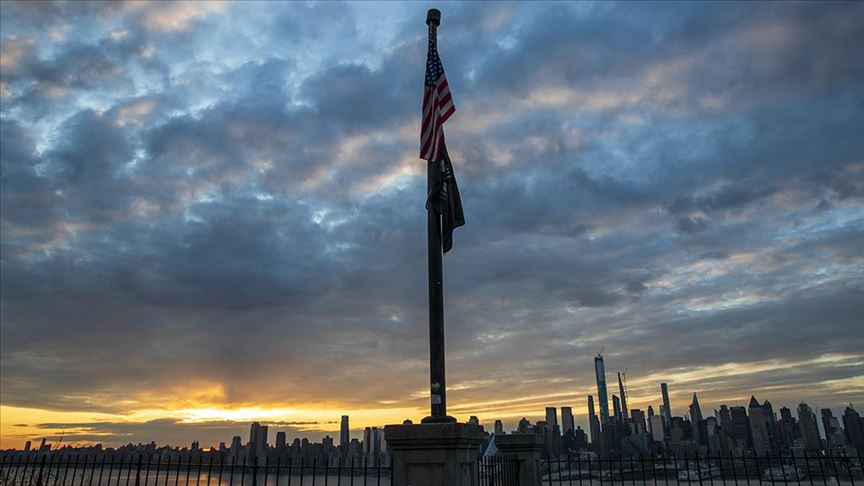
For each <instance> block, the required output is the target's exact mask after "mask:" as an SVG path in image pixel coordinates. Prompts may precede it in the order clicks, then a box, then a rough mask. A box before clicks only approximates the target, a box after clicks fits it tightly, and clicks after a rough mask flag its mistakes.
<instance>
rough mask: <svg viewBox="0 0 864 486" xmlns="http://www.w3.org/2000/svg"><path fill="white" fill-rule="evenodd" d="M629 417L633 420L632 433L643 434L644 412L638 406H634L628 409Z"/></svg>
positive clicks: (644, 428) (644, 427) (644, 429)
mask: <svg viewBox="0 0 864 486" xmlns="http://www.w3.org/2000/svg"><path fill="white" fill-rule="evenodd" d="M630 418H631V419H632V420H633V433H634V434H644V433H645V432H647V430H646V426H645V412H643V411H642V410H639V409H638V408H634V409H633V410H630Z"/></svg>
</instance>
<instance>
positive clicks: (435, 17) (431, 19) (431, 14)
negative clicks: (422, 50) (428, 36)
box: [426, 8, 441, 27]
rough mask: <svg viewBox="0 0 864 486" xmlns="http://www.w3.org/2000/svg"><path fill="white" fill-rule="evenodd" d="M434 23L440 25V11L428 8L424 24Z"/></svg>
mask: <svg viewBox="0 0 864 486" xmlns="http://www.w3.org/2000/svg"><path fill="white" fill-rule="evenodd" d="M433 24H434V25H435V27H438V26H439V25H441V11H440V10H438V9H437V8H430V9H429V11H428V12H426V25H433Z"/></svg>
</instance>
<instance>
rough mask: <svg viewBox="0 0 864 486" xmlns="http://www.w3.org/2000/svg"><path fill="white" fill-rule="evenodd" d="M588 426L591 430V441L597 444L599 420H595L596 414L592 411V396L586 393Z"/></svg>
mask: <svg viewBox="0 0 864 486" xmlns="http://www.w3.org/2000/svg"><path fill="white" fill-rule="evenodd" d="M588 426H589V428H590V432H591V443H592V444H597V441H599V440H600V430H601V429H600V421H599V420H597V414H595V413H594V397H593V396H591V395H588Z"/></svg>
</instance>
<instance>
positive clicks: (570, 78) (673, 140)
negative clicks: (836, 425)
mask: <svg viewBox="0 0 864 486" xmlns="http://www.w3.org/2000/svg"><path fill="white" fill-rule="evenodd" d="M433 6H434V7H437V8H440V9H441V11H442V14H443V20H442V25H441V27H440V29H439V52H440V55H441V58H442V61H443V63H444V68H445V71H446V73H447V77H448V80H449V83H450V87H451V90H452V93H453V97H454V101H455V104H456V113H455V114H454V115H453V117H452V118H451V119H450V120H449V121H448V122H447V125H446V128H445V131H446V133H447V144H448V149H449V151H450V153H451V156H452V159H453V163H454V168H455V173H456V177H457V179H458V182H459V187H460V190H461V194H462V201H463V206H464V210H465V217H466V220H467V223H466V225H465V226H464V227H462V228H459V229H457V230H456V233H455V236H454V240H455V241H454V248H453V250H452V251H451V252H449V253H448V254H447V255H446V257H445V259H444V274H445V277H444V280H445V305H446V311H445V320H446V324H445V326H446V331H445V332H446V346H447V373H448V375H447V380H448V405H449V408H448V411H449V412H450V414H451V415H454V416H455V417H457V418H458V419H460V420H467V418H468V417H469V416H470V415H476V416H478V417H479V418H480V420H481V422H482V423H484V424H486V425H487V426H488V425H489V424H491V422H492V421H493V420H495V419H502V420H504V423H505V428H507V429H508V430H509V429H512V428H513V427H514V426H515V423H516V421H518V420H519V419H520V418H521V417H523V416H525V417H528V418H529V419H530V420H532V421H534V420H537V419H541V417H542V416H543V414H544V407H546V406H556V407H560V406H572V407H573V409H574V415H576V419H577V424H581V425H582V426H583V428H584V427H585V424H586V423H587V421H586V418H585V414H586V408H587V403H586V396H587V395H588V394H595V395H596V387H595V385H594V375H593V371H594V370H593V357H594V356H595V355H596V354H597V353H598V352H600V351H601V350H603V354H604V356H605V362H606V368H607V379H608V381H609V382H610V384H612V383H614V382H615V381H616V375H615V372H617V371H625V370H626V378H627V385H628V389H629V396H628V404H629V405H630V407H631V408H643V409H644V408H647V406H648V405H649V404H653V405H654V407H655V410H656V409H657V407H658V406H659V403H660V388H659V383H660V382H662V381H666V382H668V383H669V387H670V391H671V393H672V409H673V413H674V414H676V415H684V414H685V413H686V406H687V404H688V403H689V400H690V397H691V396H692V394H693V392H698V393H699V397H700V402H701V403H702V407H703V410H705V409H708V410H711V409H712V408H714V407H718V406H719V405H720V404H721V403H726V404H729V405H745V404H746V403H747V402H748V401H749V397H750V395H751V394H755V395H756V396H757V398H758V399H759V400H760V401H762V400H765V399H768V400H771V402H772V403H773V404H774V408H775V410H778V409H779V407H780V406H788V407H790V408H793V410H794V407H795V406H796V405H797V404H798V403H799V402H800V401H802V400H803V401H806V402H808V403H810V404H811V405H812V406H814V407H832V408H833V409H834V412H835V414H839V413H842V408H841V407H845V406H846V405H847V404H848V403H849V402H854V403H856V404H857V406H858V409H859V411H861V412H864V410H861V407H862V406H864V332H861V330H862V329H864V62H862V60H861V51H860V46H861V45H864V4H862V3H860V2H858V3H852V2H850V3H839V2H837V3H818V4H817V3H812V4H811V3H791V2H782V3H755V2H740V3H727V2H705V3H683V4H678V3H672V2H661V3H647V2H638V3H605V2H604V3H541V2H531V3H515V2H514V3H486V2H484V3H443V2H438V3H435V4H427V3H423V2H411V3H395V2H387V3H336V2H324V3H276V2H266V3H253V2H237V3H229V2H219V3H196V4H193V3H172V2H167V1H166V2H153V3H138V2H122V3H108V2H97V3H84V2H70V3H55V2H48V1H45V2H23V3H17V2H5V1H4V2H2V3H0V9H2V10H0V37H2V44H0V74H2V76H0V134H2V148H0V161H2V172H0V183H2V188H0V189H2V191H0V202H2V215H0V229H2V246H0V249H2V255H0V284H2V287H0V288H2V293H0V297H2V298H0V323H2V325H0V338H2V339H0V442H2V443H0V448H8V447H19V446H20V445H21V444H22V443H23V442H24V441H25V440H28V439H33V440H38V439H39V438H41V437H48V440H49V442H51V441H57V440H58V437H59V435H60V434H61V433H62V434H63V435H64V443H82V444H83V443H94V442H101V443H103V444H105V445H118V444H124V443H128V442H134V443H137V442H149V441H151V440H155V441H157V442H158V443H160V444H164V443H171V444H177V445H181V446H183V445H188V444H189V443H190V442H191V441H192V440H199V441H201V443H202V444H203V445H205V446H206V445H215V444H218V442H219V441H223V440H224V441H229V442H230V439H231V436H232V435H235V434H238V435H243V436H244V437H245V435H246V433H247V432H246V431H247V430H248V424H249V422H251V421H252V420H259V421H261V422H262V423H268V424H270V430H271V433H275V431H276V430H284V431H286V432H287V433H288V436H289V440H290V438H291V437H293V436H306V437H310V438H313V439H314V438H320V437H321V436H323V435H324V434H329V435H331V436H333V431H336V430H338V426H339V424H338V422H339V417H340V415H342V414H349V415H350V416H351V425H352V430H353V432H352V433H353V434H355V435H356V431H357V430H358V429H362V428H363V427H365V426H381V425H384V424H387V423H401V421H402V420H403V419H406V418H410V419H413V420H415V421H416V420H419V419H420V418H422V417H423V416H424V415H426V414H427V411H428V400H429V397H428V380H429V378H428V321H427V307H426V306H427V300H426V299H427V288H426V253H425V252H426V246H425V245H426V241H425V238H426V232H425V223H426V218H425V214H424V202H425V166H424V164H425V162H424V161H422V160H420V159H419V156H418V152H419V135H420V134H419V129H420V107H421V97H422V89H423V76H424V65H425V55H426V42H427V41H426V34H427V32H426V26H425V24H424V19H425V14H426V10H427V8H429V7H433ZM611 393H612V390H610V395H611ZM610 399H611V398H610Z"/></svg>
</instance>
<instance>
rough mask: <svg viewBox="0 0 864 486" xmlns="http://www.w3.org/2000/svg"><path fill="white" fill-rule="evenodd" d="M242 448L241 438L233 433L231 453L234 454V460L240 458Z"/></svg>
mask: <svg viewBox="0 0 864 486" xmlns="http://www.w3.org/2000/svg"><path fill="white" fill-rule="evenodd" d="M242 449H243V439H241V438H240V436H239V435H235V436H234V437H232V438H231V455H232V456H234V460H235V461H236V460H238V459H240V452H241V450H242Z"/></svg>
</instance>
